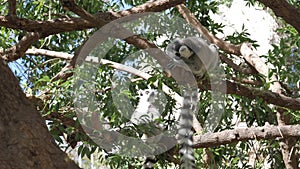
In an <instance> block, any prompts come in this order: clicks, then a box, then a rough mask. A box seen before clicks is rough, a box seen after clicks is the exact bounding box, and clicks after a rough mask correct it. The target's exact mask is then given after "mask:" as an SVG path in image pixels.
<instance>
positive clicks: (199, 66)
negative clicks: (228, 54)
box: [167, 37, 218, 169]
mask: <svg viewBox="0 0 300 169" xmlns="http://www.w3.org/2000/svg"><path fill="white" fill-rule="evenodd" d="M167 54H168V55H169V56H170V57H171V58H172V60H171V61H170V63H169V65H168V69H172V68H174V67H175V66H179V67H182V68H184V69H189V70H190V71H192V73H193V74H194V75H195V76H196V77H200V78H201V77H203V76H204V74H205V73H206V72H207V71H208V70H211V69H213V68H215V66H216V65H217V61H218V59H217V57H218V51H217V48H216V47H215V46H214V45H209V44H208V43H207V42H206V41H205V40H204V39H202V38H198V37H189V38H185V39H175V40H174V41H173V42H171V43H170V44H169V45H168V46H167ZM187 66H188V67H187ZM195 88H197V86H189V85H187V86H184V87H183V89H182V97H183V98H184V100H183V106H182V109H181V112H180V119H179V127H178V143H179V144H180V150H179V153H180V155H181V168H182V169H193V168H196V165H195V157H194V150H193V148H192V145H193V130H192V127H193V113H194V112H195V110H196V107H197V103H198V93H197V92H195V91H197V90H193V89H195Z"/></svg>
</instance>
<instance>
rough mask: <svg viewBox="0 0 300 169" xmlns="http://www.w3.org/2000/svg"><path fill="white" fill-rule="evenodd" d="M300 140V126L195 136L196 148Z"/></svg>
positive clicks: (236, 130)
mask: <svg viewBox="0 0 300 169" xmlns="http://www.w3.org/2000/svg"><path fill="white" fill-rule="evenodd" d="M275 138H278V139H287V138H296V139H299V138H300V125H288V126H271V125H265V126H263V127H251V128H238V129H234V130H226V131H221V132H217V133H205V134H203V135H201V136H194V148H206V147H216V146H220V145H224V144H229V143H230V144H231V143H236V142H238V141H247V140H262V139H264V140H267V139H275Z"/></svg>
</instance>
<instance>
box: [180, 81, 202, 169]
mask: <svg viewBox="0 0 300 169" xmlns="http://www.w3.org/2000/svg"><path fill="white" fill-rule="evenodd" d="M182 92H183V98H184V100H183V107H182V110H181V114H180V115H181V116H180V119H179V129H178V138H179V144H180V150H179V153H180V156H181V159H180V160H181V169H196V165H195V157H194V149H193V147H192V146H193V130H192V127H193V113H194V111H195V110H196V106H197V99H198V95H197V92H193V90H192V88H189V87H185V88H184V90H182Z"/></svg>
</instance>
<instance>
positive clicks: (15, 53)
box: [0, 32, 40, 61]
mask: <svg viewBox="0 0 300 169" xmlns="http://www.w3.org/2000/svg"><path fill="white" fill-rule="evenodd" d="M39 37H40V34H39V33H37V32H30V33H28V34H27V35H26V36H24V37H23V38H22V39H21V40H20V41H19V43H17V44H16V45H15V46H13V47H11V48H9V49H6V50H5V51H1V50H0V55H1V56H2V58H3V59H4V60H6V61H13V60H17V59H18V58H20V57H22V56H23V55H24V54H25V52H26V50H27V49H28V48H29V47H30V46H31V45H32V44H33V43H34V42H36V41H38V40H39Z"/></svg>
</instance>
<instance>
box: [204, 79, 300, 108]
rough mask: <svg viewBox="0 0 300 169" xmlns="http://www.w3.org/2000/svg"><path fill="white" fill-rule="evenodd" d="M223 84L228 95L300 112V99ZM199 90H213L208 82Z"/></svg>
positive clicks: (236, 84)
mask: <svg viewBox="0 0 300 169" xmlns="http://www.w3.org/2000/svg"><path fill="white" fill-rule="evenodd" d="M223 83H224V84H226V85H224V86H226V87H227V89H226V94H236V95H239V96H245V97H247V98H250V99H257V98H261V99H263V100H264V101H265V102H266V103H269V104H274V105H277V106H281V107H285V108H289V109H292V110H300V99H294V98H291V97H287V96H285V95H283V94H280V93H275V92H272V91H264V90H259V89H255V88H251V87H247V86H243V85H241V84H238V83H235V82H231V81H228V80H227V81H224V82H223ZM199 88H200V89H202V90H211V85H210V83H209V82H208V81H202V83H201V84H199Z"/></svg>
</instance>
